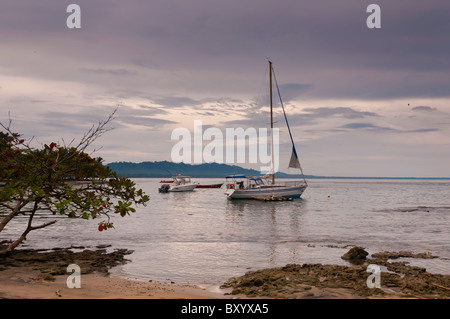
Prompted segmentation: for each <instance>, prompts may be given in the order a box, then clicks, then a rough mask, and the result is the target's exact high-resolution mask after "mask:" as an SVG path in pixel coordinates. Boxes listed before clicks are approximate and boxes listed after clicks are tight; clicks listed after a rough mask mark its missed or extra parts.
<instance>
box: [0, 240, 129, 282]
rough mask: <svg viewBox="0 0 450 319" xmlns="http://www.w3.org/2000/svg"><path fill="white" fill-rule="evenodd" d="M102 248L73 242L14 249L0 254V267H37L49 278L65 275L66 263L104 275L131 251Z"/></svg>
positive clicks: (88, 272)
mask: <svg viewBox="0 0 450 319" xmlns="http://www.w3.org/2000/svg"><path fill="white" fill-rule="evenodd" d="M106 248H108V247H107V246H98V247H96V248H95V249H86V247H82V246H77V247H75V246H73V247H69V248H54V249H51V250H36V249H16V250H13V251H12V252H10V253H9V254H8V255H6V256H3V257H2V256H0V271H1V270H5V269H7V268H10V267H30V268H31V269H33V270H39V271H40V273H41V274H42V276H43V278H44V279H45V280H49V281H52V280H54V276H58V275H66V276H67V275H68V272H67V266H68V265H70V264H77V265H78V266H80V269H81V274H91V273H94V272H96V273H102V274H105V275H107V274H109V269H111V268H112V267H115V266H118V265H120V264H124V263H126V262H127V259H126V258H125V256H126V255H129V254H131V253H133V251H132V250H127V249H117V250H114V251H112V252H107V249H106ZM77 250H78V251H77Z"/></svg>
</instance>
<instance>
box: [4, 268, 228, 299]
mask: <svg viewBox="0 0 450 319" xmlns="http://www.w3.org/2000/svg"><path fill="white" fill-rule="evenodd" d="M68 275H69V274H68ZM68 275H66V276H62V275H60V276H55V278H54V281H49V280H45V279H44V278H43V276H42V274H41V272H40V271H37V270H33V269H31V268H28V267H19V268H16V267H12V268H9V269H7V270H4V271H0V299H1V298H5V299H210V298H224V297H225V296H224V295H223V294H220V293H214V292H211V291H208V290H206V289H202V288H199V287H195V286H182V285H173V284H165V283H156V282H140V281H135V280H129V279H124V278H119V277H110V276H109V275H105V274H101V273H92V274H85V275H81V287H80V288H68V286H67V283H66V281H67V278H68Z"/></svg>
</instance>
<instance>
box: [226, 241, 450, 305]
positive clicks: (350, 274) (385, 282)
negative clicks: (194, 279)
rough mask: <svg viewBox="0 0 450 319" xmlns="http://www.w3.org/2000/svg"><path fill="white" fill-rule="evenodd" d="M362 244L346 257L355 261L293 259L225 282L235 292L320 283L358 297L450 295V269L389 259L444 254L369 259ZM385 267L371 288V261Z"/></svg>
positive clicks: (291, 290)
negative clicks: (445, 272)
mask: <svg viewBox="0 0 450 319" xmlns="http://www.w3.org/2000/svg"><path fill="white" fill-rule="evenodd" d="M367 255H368V253H367V252H365V251H364V249H363V248H361V247H354V248H352V249H350V250H349V252H347V253H346V254H345V255H344V256H342V258H343V259H346V260H348V261H350V262H351V263H352V265H351V266H341V265H322V264H304V265H298V264H290V265H286V266H284V267H279V268H271V269H262V270H257V271H250V272H247V273H246V274H245V275H243V276H240V277H233V278H230V279H229V280H228V281H227V282H226V283H224V284H223V285H222V286H221V288H231V289H232V292H231V294H244V295H245V296H247V297H257V298H261V297H264V298H315V297H317V293H316V291H315V290H317V288H319V289H341V291H342V290H345V291H347V292H350V293H351V295H352V296H353V297H354V298H421V299H429V298H431V299H447V298H449V297H450V275H440V274H431V273H428V272H426V269H425V268H421V267H416V266H410V265H408V263H407V262H392V261H389V259H397V258H400V257H409V258H427V259H428V258H438V257H437V256H432V255H430V254H427V253H420V254H414V253H411V252H380V253H376V254H372V256H371V257H372V258H371V259H367V258H366V256H367ZM370 264H372V265H378V266H382V267H383V268H385V269H384V270H383V269H381V267H380V269H381V273H380V283H381V285H380V288H375V287H374V288H369V286H368V284H367V280H368V277H369V276H370V275H371V272H370V270H368V266H369V265H370Z"/></svg>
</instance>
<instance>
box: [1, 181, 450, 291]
mask: <svg viewBox="0 0 450 319" xmlns="http://www.w3.org/2000/svg"><path fill="white" fill-rule="evenodd" d="M134 180H135V181H136V183H137V185H138V187H140V188H142V189H143V190H144V191H145V192H146V193H147V194H148V195H150V202H149V203H148V205H147V206H146V207H139V208H138V209H137V211H136V213H134V214H132V215H131V216H126V217H124V218H122V217H120V216H114V217H113V219H112V221H113V222H114V226H115V229H111V230H107V231H103V232H99V231H98V230H97V225H98V222H99V220H88V221H86V220H81V219H76V220H75V219H69V218H66V217H59V216H41V217H39V218H40V219H45V221H49V220H52V219H55V218H57V219H58V222H57V223H56V224H54V225H52V226H50V227H48V228H45V229H42V230H37V231H35V232H31V233H30V234H29V235H28V239H27V241H26V242H25V244H24V245H22V246H21V247H23V248H49V249H51V248H54V247H70V246H84V247H87V248H95V247H97V246H108V249H109V250H114V249H119V248H126V249H130V250H133V251H134V252H133V253H132V254H131V255H128V256H127V259H129V260H130V261H129V262H128V263H126V264H124V265H121V266H118V267H115V268H114V269H113V270H112V274H113V275H114V276H121V277H126V278H131V279H137V280H143V281H148V280H153V281H159V282H174V283H176V284H195V285H200V286H201V285H206V286H208V285H210V286H213V285H218V284H220V283H223V282H224V281H226V280H227V279H228V278H230V277H233V276H239V275H243V274H244V273H245V272H247V271H249V270H257V269H262V268H268V267H279V266H284V265H286V264H290V263H298V264H303V263H322V264H342V265H346V264H347V263H346V262H345V261H344V260H342V259H341V256H342V255H343V254H344V253H345V252H347V251H348V250H349V248H350V247H351V246H353V245H358V246H362V247H365V248H366V250H367V251H368V252H369V254H372V253H375V252H380V251H401V250H407V251H412V252H415V253H422V252H429V253H431V254H433V255H436V256H439V258H434V259H417V258H413V259H407V258H403V259H400V260H402V261H408V262H410V264H411V265H416V266H421V267H425V268H426V269H427V271H429V272H433V273H442V274H450V197H449V194H450V192H449V191H450V181H449V180H378V179H310V180H308V184H309V187H308V188H307V190H306V191H305V193H304V194H303V195H302V198H301V199H296V200H293V201H283V202H263V201H258V200H233V201H231V200H228V199H227V198H226V196H225V194H224V192H225V185H224V186H222V188H221V189H196V190H195V191H193V192H185V193H166V194H161V193H159V192H158V188H159V187H160V185H161V184H160V183H159V181H160V179H159V178H157V179H155V178H142V179H134ZM193 180H194V181H196V182H200V183H217V182H223V180H220V179H193ZM25 222H26V219H24V218H19V219H17V220H15V221H14V222H13V223H11V224H10V225H8V227H7V229H5V230H4V232H2V233H0V241H1V240H2V239H7V238H10V235H12V234H17V233H18V232H19V231H22V230H23V225H24V223H25ZM39 222H40V221H39V220H36V221H35V223H36V224H37V223H39ZM369 257H370V256H369Z"/></svg>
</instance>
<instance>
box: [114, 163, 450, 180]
mask: <svg viewBox="0 0 450 319" xmlns="http://www.w3.org/2000/svg"><path fill="white" fill-rule="evenodd" d="M106 166H108V167H110V168H111V169H112V170H113V171H115V172H116V173H117V174H119V175H120V176H124V177H158V178H161V177H162V178H170V177H172V176H174V175H176V174H177V173H178V174H182V175H187V176H191V177H199V178H200V177H204V178H224V177H225V176H227V175H233V174H236V175H238V174H239V175H246V176H259V175H261V174H260V172H259V171H257V170H254V169H246V168H243V167H240V166H236V165H227V164H217V163H206V164H197V165H192V164H184V163H173V162H168V161H161V162H142V163H133V162H114V163H109V164H106ZM275 176H276V177H277V178H298V177H299V174H286V173H280V172H278V173H276V174H275ZM305 177H306V178H308V179H310V178H325V179H327V178H332V179H436V180H439V179H444V180H449V179H450V178H448V177H345V176H317V175H305Z"/></svg>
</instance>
